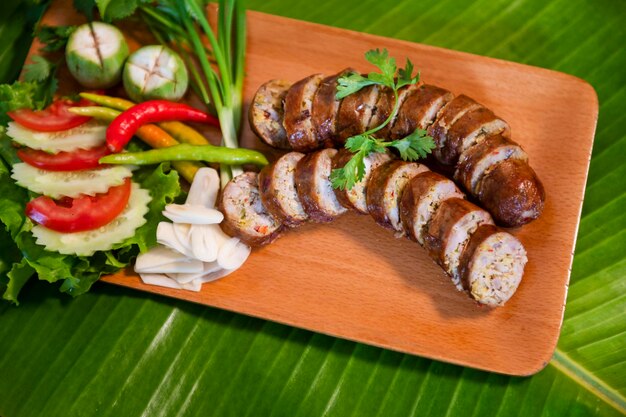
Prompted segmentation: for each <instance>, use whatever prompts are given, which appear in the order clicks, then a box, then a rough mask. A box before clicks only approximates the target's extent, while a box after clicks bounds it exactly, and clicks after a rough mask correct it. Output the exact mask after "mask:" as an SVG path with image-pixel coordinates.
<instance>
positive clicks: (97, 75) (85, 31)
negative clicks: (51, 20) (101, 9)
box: [65, 22, 129, 88]
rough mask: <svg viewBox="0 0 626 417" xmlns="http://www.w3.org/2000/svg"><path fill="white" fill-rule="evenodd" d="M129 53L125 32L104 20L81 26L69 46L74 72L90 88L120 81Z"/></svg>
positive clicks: (72, 70)
mask: <svg viewBox="0 0 626 417" xmlns="http://www.w3.org/2000/svg"><path fill="white" fill-rule="evenodd" d="M128 53H129V51H128V44H127V43H126V40H125V39H124V35H122V32H120V31H119V29H117V28H116V27H115V26H112V25H108V24H106V23H102V22H92V23H86V24H84V25H81V26H79V27H78V28H77V29H76V30H75V31H74V32H73V33H72V35H71V36H70V38H69V39H68V41H67V47H66V48H65V58H66V61H67V67H68V69H69V70H70V73H71V74H72V75H73V76H74V78H76V80H78V82H79V83H81V84H82V85H84V86H85V87H88V88H109V87H112V86H114V85H115V84H117V83H118V82H119V81H120V80H121V78H122V68H123V67H124V61H125V60H126V58H128Z"/></svg>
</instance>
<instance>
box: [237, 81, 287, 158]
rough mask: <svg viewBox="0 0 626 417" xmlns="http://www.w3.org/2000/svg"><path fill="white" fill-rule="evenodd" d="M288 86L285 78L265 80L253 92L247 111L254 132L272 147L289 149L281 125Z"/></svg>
mask: <svg viewBox="0 0 626 417" xmlns="http://www.w3.org/2000/svg"><path fill="white" fill-rule="evenodd" d="M290 86H291V83H289V82H288V81H285V80H271V81H268V82H266V83H265V84H263V85H262V86H261V87H259V89H258V90H257V92H256V93H255V94H254V97H253V98H252V105H251V106H250V110H249V112H248V118H249V119H250V126H251V127H252V130H253V131H254V133H256V134H257V136H258V137H260V138H261V139H262V140H263V141H264V142H265V143H267V144H268V145H270V146H272V147H274V148H279V149H291V145H289V141H288V140H287V133H286V132H285V128H284V127H283V117H284V111H283V100H284V99H285V96H286V95H287V90H288V89H289V87H290Z"/></svg>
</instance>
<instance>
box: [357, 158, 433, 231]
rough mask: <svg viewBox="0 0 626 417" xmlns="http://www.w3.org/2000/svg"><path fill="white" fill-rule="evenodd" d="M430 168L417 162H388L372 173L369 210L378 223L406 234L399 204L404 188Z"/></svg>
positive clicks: (368, 190)
mask: <svg viewBox="0 0 626 417" xmlns="http://www.w3.org/2000/svg"><path fill="white" fill-rule="evenodd" d="M425 171H428V168H426V166H424V165H422V164H418V163H416V162H405V161H400V160H394V161H388V162H385V163H383V164H382V165H380V166H379V167H378V168H376V169H375V170H373V171H372V175H371V177H370V180H369V184H368V185H367V194H366V201H367V209H368V211H369V213H370V214H371V215H372V217H373V218H374V220H376V223H378V224H379V225H381V226H383V227H386V228H388V229H393V230H395V231H397V232H399V233H400V234H404V228H403V226H402V223H401V221H400V209H399V203H400V198H401V196H402V191H403V190H404V187H406V185H407V184H408V183H409V181H410V180H411V179H412V178H413V177H415V176H416V175H417V174H419V173H420V172H425Z"/></svg>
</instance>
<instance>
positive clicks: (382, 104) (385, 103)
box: [367, 83, 421, 139]
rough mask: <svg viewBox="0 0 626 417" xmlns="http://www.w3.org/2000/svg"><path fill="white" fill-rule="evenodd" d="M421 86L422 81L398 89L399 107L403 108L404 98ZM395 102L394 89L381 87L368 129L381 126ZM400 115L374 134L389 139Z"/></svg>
mask: <svg viewBox="0 0 626 417" xmlns="http://www.w3.org/2000/svg"><path fill="white" fill-rule="evenodd" d="M420 86H421V83H416V84H411V85H407V86H404V87H402V88H401V89H400V90H398V103H399V107H398V108H402V103H404V100H405V99H406V98H407V97H408V96H409V95H410V94H411V93H412V92H413V91H415V90H417V89H418V88H419V87H420ZM394 104H395V96H394V94H393V90H392V89H391V88H388V87H384V88H381V91H380V93H379V94H378V101H377V102H376V108H375V110H374V111H373V115H372V118H371V120H370V122H369V124H368V127H367V128H368V129H373V128H375V127H377V126H380V125H381V124H383V123H384V122H385V120H387V118H389V116H390V115H391V112H392V111H393V106H394ZM397 117H398V115H397V114H396V116H395V117H394V118H393V119H392V120H390V121H389V124H387V125H386V126H385V127H383V128H382V129H381V130H379V131H378V132H376V133H375V134H374V135H375V136H376V137H377V138H382V139H387V138H389V136H390V135H391V129H392V128H393V125H394V123H395V121H396V119H397Z"/></svg>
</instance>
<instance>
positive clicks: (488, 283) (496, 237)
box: [459, 225, 528, 306]
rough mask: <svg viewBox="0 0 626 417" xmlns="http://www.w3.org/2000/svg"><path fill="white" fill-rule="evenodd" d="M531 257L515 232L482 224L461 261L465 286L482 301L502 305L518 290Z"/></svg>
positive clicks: (477, 299)
mask: <svg viewBox="0 0 626 417" xmlns="http://www.w3.org/2000/svg"><path fill="white" fill-rule="evenodd" d="M527 261H528V258H527V257H526V250H525V249H524V246H523V245H522V243H521V242H520V241H519V240H518V239H517V238H516V237H515V236H513V235H511V234H509V233H506V232H504V231H502V230H501V229H499V228H497V227H496V226H493V225H481V226H479V227H478V229H477V230H476V231H475V232H474V233H473V234H472V237H471V238H470V239H469V242H468V244H467V246H466V247H465V250H464V251H463V254H462V255H461V260H460V262H459V265H460V268H459V275H460V277H461V283H462V286H463V289H464V290H465V291H467V292H468V293H469V295H470V297H472V298H473V299H475V300H476V301H478V302H479V303H481V304H486V305H489V306H501V305H503V304H504V303H505V302H507V301H508V300H509V299H510V298H511V296H512V295H513V294H514V293H515V291H516V290H517V287H518V286H519V284H520V282H521V280H522V276H523V275H524V267H525V266H526V262H527Z"/></svg>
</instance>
